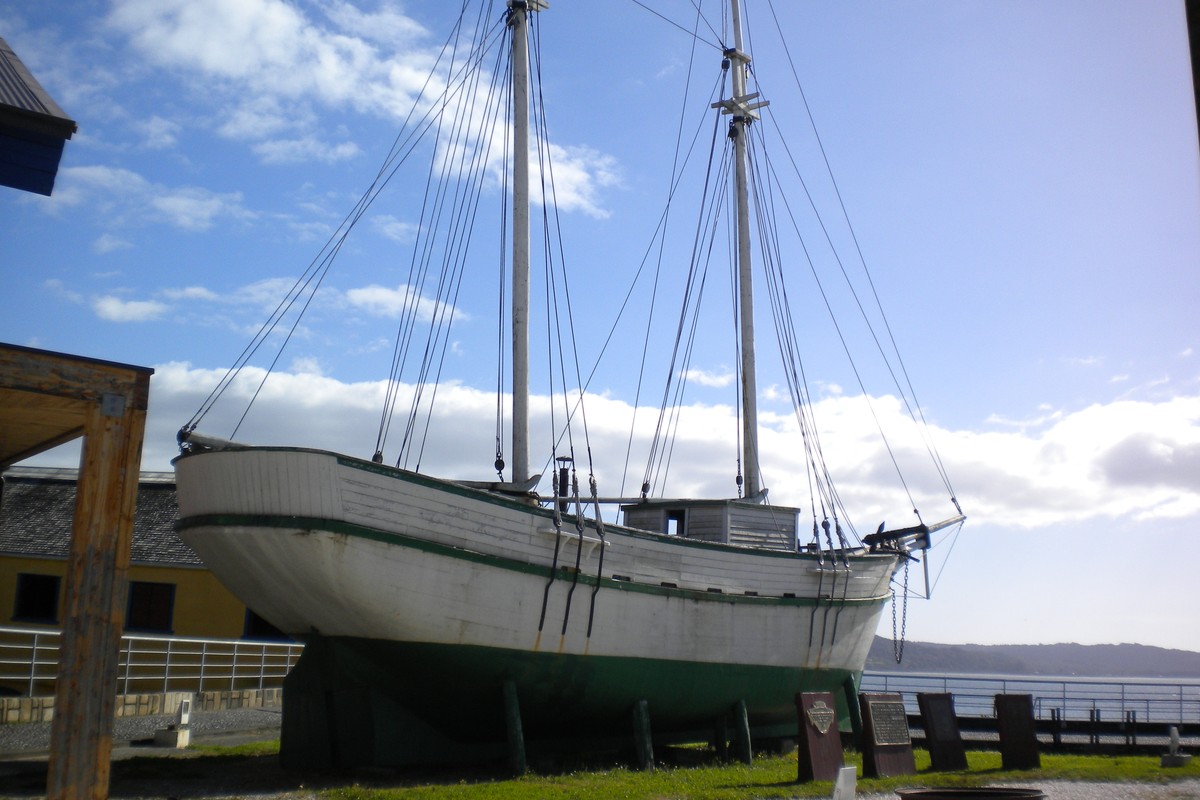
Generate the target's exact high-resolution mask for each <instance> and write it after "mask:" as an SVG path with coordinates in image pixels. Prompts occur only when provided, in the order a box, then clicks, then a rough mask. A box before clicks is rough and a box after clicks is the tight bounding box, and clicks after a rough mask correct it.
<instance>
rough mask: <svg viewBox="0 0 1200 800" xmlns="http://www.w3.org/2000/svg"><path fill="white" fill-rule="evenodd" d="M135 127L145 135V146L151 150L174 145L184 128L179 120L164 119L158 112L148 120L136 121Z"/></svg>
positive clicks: (163, 148)
mask: <svg viewBox="0 0 1200 800" xmlns="http://www.w3.org/2000/svg"><path fill="white" fill-rule="evenodd" d="M134 128H135V130H137V131H139V132H140V133H141V134H142V136H143V137H145V140H144V142H143V146H144V147H146V148H148V149H150V150H165V149H167V148H170V147H174V146H175V144H176V137H177V136H178V134H179V132H180V130H182V126H181V125H180V124H179V123H178V122H175V121H173V120H169V119H163V118H162V117H160V116H158V115H157V114H155V115H154V116H152V117H150V118H149V119H147V120H140V121H137V122H135V123H134Z"/></svg>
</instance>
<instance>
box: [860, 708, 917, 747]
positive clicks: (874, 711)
mask: <svg viewBox="0 0 1200 800" xmlns="http://www.w3.org/2000/svg"><path fill="white" fill-rule="evenodd" d="M868 708H869V709H870V711H869V713H870V715H871V722H872V723H873V725H872V735H873V736H874V738H875V744H877V745H879V744H902V745H907V744H911V743H912V739H911V738H910V737H909V735H908V713H907V712H906V711H905V710H904V703H895V702H892V701H879V700H876V701H874V702H872V703H869V704H868Z"/></svg>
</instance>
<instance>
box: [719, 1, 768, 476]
mask: <svg viewBox="0 0 1200 800" xmlns="http://www.w3.org/2000/svg"><path fill="white" fill-rule="evenodd" d="M730 11H731V15H732V24H733V47H732V48H729V49H727V50H725V52H724V57H725V58H727V59H728V60H729V62H730V64H731V68H732V69H731V71H732V77H733V87H732V88H733V97H731V98H730V99H728V100H724V101H722V102H720V103H716V104H714V106H713V107H714V108H718V107H719V108H720V109H721V113H723V114H729V115H730V116H731V120H730V123H729V137H730V138H731V139H732V140H733V157H734V190H735V192H736V195H737V202H736V205H737V276H738V317H739V326H740V330H739V338H740V342H739V349H740V352H741V365H740V368H741V387H742V473H743V476H744V479H743V480H744V483H743V496H744V497H757V496H758V495H759V493H760V492H761V491H762V477H761V475H760V473H759V461H758V381H757V377H756V376H757V368H756V366H755V353H754V281H753V269H754V264H753V260H752V258H751V252H750V191H749V180H750V178H749V155H748V153H747V141H746V135H747V133H748V130H749V126H750V123H751V122H752V121H754V120H756V119H758V114H757V113H756V110H757V109H759V108H762V107H763V106H765V105H767V104H766V102H752V101H753V100H754V99H755V98H757V97H758V94H757V93H754V94H747V93H746V74H747V72H749V69H750V56H749V54H747V53H746V52H745V50H744V49H743V46H742V10H741V3H740V2H739V0H732V1H731V2H730Z"/></svg>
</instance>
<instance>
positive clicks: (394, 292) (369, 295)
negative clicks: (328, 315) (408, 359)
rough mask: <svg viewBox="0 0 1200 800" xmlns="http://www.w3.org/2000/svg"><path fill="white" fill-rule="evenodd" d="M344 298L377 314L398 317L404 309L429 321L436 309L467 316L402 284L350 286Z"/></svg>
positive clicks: (461, 316)
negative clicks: (415, 294)
mask: <svg viewBox="0 0 1200 800" xmlns="http://www.w3.org/2000/svg"><path fill="white" fill-rule="evenodd" d="M346 301H347V302H349V303H350V305H352V306H355V307H357V308H361V309H362V310H364V311H366V312H367V313H368V314H374V315H376V316H381V317H392V318H399V317H401V316H402V315H404V314H406V313H412V312H414V311H415V313H416V315H417V319H419V320H421V321H423V322H430V321H432V320H433V319H435V318H436V317H437V316H438V315H439V313H440V314H446V313H448V312H452V313H453V315H454V318H455V319H456V320H465V319H470V317H469V316H468V315H467V314H466V312H464V311H462V310H461V309H453V308H451V307H449V306H443V305H442V304H440V303H439V302H438V301H437V300H431V299H429V298H428V297H414V290H413V288H412V287H411V286H405V285H403V284H401V285H400V286H397V287H396V288H395V289H391V288H388V287H386V286H377V285H371V286H364V287H362V288H359V289H350V290H349V291H347V292H346Z"/></svg>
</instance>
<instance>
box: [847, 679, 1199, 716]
mask: <svg viewBox="0 0 1200 800" xmlns="http://www.w3.org/2000/svg"><path fill="white" fill-rule="evenodd" d="M861 689H862V691H864V692H892V693H899V694H900V695H902V696H903V698H904V702H905V706H906V707H907V709H908V712H909V713H910V714H917V713H919V711H918V709H917V694H919V693H921V692H943V693H949V694H953V695H954V709H955V712H956V713H957V714H958V715H959V716H960V717H991V716H994V715H995V708H994V703H995V696H996V695H997V694H1028V695H1032V696H1033V703H1034V714H1035V716H1036V717H1037V718H1038V719H1051V718H1056V719H1059V720H1097V721H1098V720H1101V719H1103V720H1112V721H1117V720H1129V719H1134V720H1136V721H1137V722H1139V723H1165V724H1176V725H1188V726H1192V725H1197V724H1200V680H1188V679H1163V680H1158V679H1140V678H1107V679H1106V678H1072V677H1020V678H1016V677H1011V676H1005V675H934V674H927V673H905V672H866V673H864V674H863V680H862V686H861Z"/></svg>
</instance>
